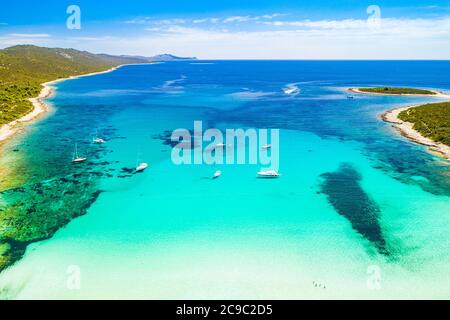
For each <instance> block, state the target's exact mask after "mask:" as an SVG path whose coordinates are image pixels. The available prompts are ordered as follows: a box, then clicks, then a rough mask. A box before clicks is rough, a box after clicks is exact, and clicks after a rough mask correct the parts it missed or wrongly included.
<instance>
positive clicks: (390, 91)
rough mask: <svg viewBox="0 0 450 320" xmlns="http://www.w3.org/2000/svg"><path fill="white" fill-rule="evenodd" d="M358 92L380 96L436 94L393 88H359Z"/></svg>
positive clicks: (427, 91)
mask: <svg viewBox="0 0 450 320" xmlns="http://www.w3.org/2000/svg"><path fill="white" fill-rule="evenodd" d="M358 90H359V91H362V92H367V93H380V94H429V95H435V94H436V92H433V91H430V90H423V89H413V88H394V87H377V88H359V89H358Z"/></svg>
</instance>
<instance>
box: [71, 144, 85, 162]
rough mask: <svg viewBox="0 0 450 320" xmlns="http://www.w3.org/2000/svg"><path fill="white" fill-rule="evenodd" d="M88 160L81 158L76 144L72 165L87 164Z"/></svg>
mask: <svg viewBox="0 0 450 320" xmlns="http://www.w3.org/2000/svg"><path fill="white" fill-rule="evenodd" d="M86 160H87V158H84V157H80V156H79V155H78V145H77V144H76V143H75V151H74V152H73V157H72V163H81V162H85V161H86Z"/></svg>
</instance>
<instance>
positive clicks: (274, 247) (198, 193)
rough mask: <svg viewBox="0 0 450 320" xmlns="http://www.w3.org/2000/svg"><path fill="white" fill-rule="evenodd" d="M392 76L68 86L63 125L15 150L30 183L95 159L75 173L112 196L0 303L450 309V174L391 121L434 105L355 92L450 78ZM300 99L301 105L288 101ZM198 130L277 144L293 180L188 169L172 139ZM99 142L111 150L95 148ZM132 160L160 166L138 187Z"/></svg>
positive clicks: (7, 276) (403, 68)
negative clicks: (274, 302)
mask: <svg viewBox="0 0 450 320" xmlns="http://www.w3.org/2000/svg"><path fill="white" fill-rule="evenodd" d="M393 63H394V62H385V63H384V64H383V63H379V62H322V63H318V62H300V61H298V62H295V61H293V62H274V61H272V62H270V61H266V62H256V61H255V62H248V61H247V62H240V61H235V62H230V61H217V62H214V64H212V65H193V64H190V63H189V62H180V63H178V62H176V63H166V64H157V65H148V66H128V67H124V68H121V69H119V70H117V71H115V72H113V73H110V74H104V75H99V76H95V77H88V78H80V79H78V80H73V81H66V82H64V83H61V84H60V85H59V86H58V95H57V96H56V97H55V98H53V99H52V103H53V104H54V105H55V107H54V112H53V113H52V114H51V115H50V116H49V117H47V118H46V119H44V120H42V121H40V122H38V123H36V124H35V125H33V126H32V127H31V128H30V132H29V134H27V135H24V136H22V137H20V138H18V139H17V140H16V141H14V142H12V143H15V144H17V146H18V147H19V148H20V150H21V152H23V153H25V154H29V155H31V154H32V155H33V156H32V157H31V156H30V157H29V159H28V161H29V163H30V164H31V165H30V167H29V170H30V171H31V172H32V178H30V179H31V180H33V181H41V180H43V179H50V178H54V177H59V176H61V175H66V174H71V173H72V171H73V170H74V168H73V167H72V166H71V165H70V157H71V153H72V149H73V144H74V143H75V142H78V144H79V149H80V152H81V153H83V154H86V155H88V156H89V157H94V158H95V160H96V161H95V162H93V163H92V164H89V166H88V167H89V169H88V168H87V166H86V167H81V168H78V169H76V170H81V171H82V170H90V171H94V172H100V174H98V175H97V176H96V178H95V179H92V178H90V180H89V181H88V183H90V184H94V185H95V187H96V188H98V189H99V190H100V191H102V193H101V194H100V196H99V198H98V199H97V201H95V202H94V203H93V204H92V206H91V207H90V208H89V209H88V212H87V214H86V215H84V216H82V217H80V218H77V219H76V220H74V221H72V222H71V223H70V224H69V225H67V226H66V227H64V228H63V229H61V230H60V231H58V232H57V233H56V235H55V236H54V237H53V238H52V239H50V240H46V241H42V242H39V243H35V244H32V245H30V246H29V248H28V250H27V253H26V256H25V257H24V258H23V259H22V260H21V261H19V262H18V263H17V264H15V265H14V266H13V267H11V268H10V269H8V270H6V271H5V272H3V273H2V274H1V275H0V292H2V296H3V297H5V298H69V299H70V298H364V297H368V298H448V297H449V296H450V291H449V289H448V288H450V280H449V278H448V272H449V263H450V250H449V248H450V237H449V229H450V218H449V212H450V201H449V196H450V185H449V176H448V173H449V169H448V166H446V165H444V164H443V160H441V159H439V158H436V157H434V156H432V155H430V154H428V153H427V152H426V151H425V149H424V148H423V147H421V146H416V145H414V144H411V143H409V142H408V141H405V140H404V139H403V138H401V137H399V136H398V135H397V134H396V133H395V132H394V131H393V130H392V129H391V128H390V126H389V125H387V124H385V123H383V122H381V121H380V120H379V119H378V115H379V113H381V112H382V111H383V110H387V109H391V108H393V107H397V106H401V105H411V104H417V103H421V102H425V101H427V100H426V99H425V98H404V97H378V96H376V97H375V96H358V97H356V98H355V99H352V100H350V99H347V98H346V96H347V95H346V93H345V92H344V91H343V90H342V89H343V88H346V87H349V86H358V85H361V86H362V85H377V84H383V85H400V84H402V85H410V86H420V87H430V88H439V89H446V88H450V84H449V82H448V79H446V77H445V75H444V73H445V72H447V71H448V69H449V68H450V63H444V64H443V65H441V64H440V63H439V62H436V63H435V64H433V63H430V62H398V65H395V66H396V68H395V70H393V68H392V66H393V65H392V64H393ZM446 70H447V71H446ZM368 79H370V82H367V81H368ZM173 80H176V81H175V82H174V81H173ZM290 83H298V84H297V85H298V86H299V87H300V88H301V89H302V94H301V95H299V96H296V97H286V95H285V94H283V91H282V89H283V87H285V86H286V85H287V84H290ZM434 100H437V99H434ZM194 120H203V121H204V123H206V124H207V125H208V126H210V127H218V128H222V129H223V128H239V127H245V128H280V129H281V132H280V172H281V173H282V174H283V176H282V177H281V178H280V179H277V180H258V179H256V178H255V173H256V172H257V171H258V170H259V169H260V166H258V165H216V166H208V165H198V166H190V165H184V166H175V165H174V164H173V163H172V162H171V160H170V152H171V148H170V146H169V145H166V144H164V139H160V137H161V136H162V135H163V134H164V132H165V131H166V130H169V131H172V130H174V129H176V128H188V129H190V128H192V125H193V121H194ZM95 132H98V133H99V134H100V135H102V136H103V137H105V138H106V139H107V140H108V142H107V144H106V145H105V147H104V148H100V149H99V148H97V147H93V146H92V145H91V144H90V143H89V141H90V140H91V139H92V136H93V135H95ZM137 154H140V156H139V157H140V159H142V160H143V161H147V162H149V163H150V168H149V169H148V170H147V171H146V172H145V173H143V174H140V175H131V176H130V175H128V174H126V172H124V171H123V170H122V168H132V167H134V166H135V164H136V158H137ZM43 160H44V161H45V162H46V163H47V164H48V165H47V166H45V167H44V168H43V167H42V165H41V163H42V161H43ZM83 168H84V169H83ZM217 169H221V170H222V172H223V174H222V176H221V177H220V179H218V180H211V179H210V177H211V176H212V174H213V173H214V171H216V170H217ZM106 173H110V174H109V175H106ZM102 174H103V175H102ZM80 179H81V180H82V178H80ZM82 181H83V182H86V181H84V180H82ZM6 196H7V195H6ZM74 266H75V269H76V270H79V272H80V287H79V288H75V289H74V288H72V287H71V286H70V285H69V286H68V281H69V282H70V281H71V279H73V278H72V276H73V273H72V271H73V270H74V269H73V267H74ZM370 266H376V268H378V269H377V270H379V271H380V277H381V278H380V285H381V287H380V288H379V290H375V289H374V288H373V287H372V286H370V285H368V281H369V282H370V281H371V279H372V278H371V276H370V274H368V268H369V270H372V269H370Z"/></svg>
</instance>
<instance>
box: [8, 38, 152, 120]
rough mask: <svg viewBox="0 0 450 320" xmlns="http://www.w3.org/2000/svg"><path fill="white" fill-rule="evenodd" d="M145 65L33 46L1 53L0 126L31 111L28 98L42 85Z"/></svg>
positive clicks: (132, 59)
mask: <svg viewBox="0 0 450 320" xmlns="http://www.w3.org/2000/svg"><path fill="white" fill-rule="evenodd" d="M143 62H148V61H146V60H144V59H142V58H138V57H124V56H112V55H105V54H93V53H89V52H86V51H78V50H75V49H60V48H43V47H37V46H32V45H19V46H14V47H9V48H6V49H3V50H0V126H1V125H3V124H6V123H9V122H11V121H13V120H15V119H18V118H20V117H21V116H23V115H25V114H27V113H28V112H30V111H31V110H32V108H33V106H32V104H31V102H30V101H28V99H29V98H32V97H36V96H37V95H39V92H40V91H41V88H42V86H41V83H43V82H47V81H51V80H55V79H59V78H66V77H69V76H76V75H81V74H86V73H91V72H99V71H104V70H108V69H110V68H112V67H115V66H118V65H121V64H128V63H143Z"/></svg>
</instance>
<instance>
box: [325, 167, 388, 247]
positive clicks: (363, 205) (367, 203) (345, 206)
mask: <svg viewBox="0 0 450 320" xmlns="http://www.w3.org/2000/svg"><path fill="white" fill-rule="evenodd" d="M321 176H322V177H323V178H324V181H323V183H322V185H321V189H322V192H323V193H324V194H325V195H327V197H328V201H329V202H330V203H331V205H332V206H333V207H334V209H335V210H336V211H337V212H338V213H339V214H340V215H341V216H343V217H345V218H346V219H347V220H348V221H350V223H351V225H352V227H353V229H354V230H355V231H357V232H358V233H359V234H361V235H362V236H363V237H364V238H366V239H367V240H369V241H370V242H371V243H372V244H373V245H374V246H375V247H376V249H377V250H378V252H379V253H381V254H384V255H389V251H388V250H387V248H386V240H385V239H384V237H383V232H382V230H381V227H380V223H379V217H380V209H379V207H378V205H377V204H376V203H375V202H374V201H373V200H372V199H371V198H370V197H369V196H368V195H367V193H366V192H365V191H364V189H363V188H362V187H361V184H360V181H361V175H360V174H359V172H358V171H356V169H355V168H354V167H353V166H352V165H351V164H348V163H343V164H342V165H341V166H340V167H339V169H338V170H337V171H336V172H329V173H324V174H322V175H321Z"/></svg>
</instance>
